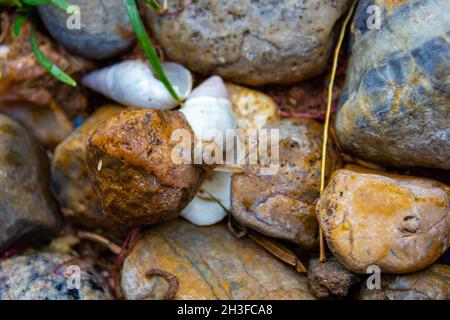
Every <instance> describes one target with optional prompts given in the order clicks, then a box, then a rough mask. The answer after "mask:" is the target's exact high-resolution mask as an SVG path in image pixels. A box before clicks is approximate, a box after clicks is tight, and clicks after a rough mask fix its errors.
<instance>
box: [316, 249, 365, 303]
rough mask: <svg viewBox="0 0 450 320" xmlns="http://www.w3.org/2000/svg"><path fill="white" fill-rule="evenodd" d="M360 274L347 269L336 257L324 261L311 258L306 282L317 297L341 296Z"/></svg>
mask: <svg viewBox="0 0 450 320" xmlns="http://www.w3.org/2000/svg"><path fill="white" fill-rule="evenodd" d="M359 280H360V276H359V275H357V274H354V273H352V272H351V271H349V270H347V269H346V268H345V267H344V266H343V265H342V264H341V263H340V262H339V261H338V260H336V258H334V257H330V258H328V259H327V261H326V262H319V259H318V258H312V259H311V260H310V261H309V267H308V283H309V287H310V288H311V291H312V292H313V293H314V295H315V296H316V297H317V298H320V299H325V298H343V297H345V296H347V294H348V292H349V289H350V288H351V287H352V286H353V285H355V284H357V283H358V282H359Z"/></svg>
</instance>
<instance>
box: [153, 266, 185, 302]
mask: <svg viewBox="0 0 450 320" xmlns="http://www.w3.org/2000/svg"><path fill="white" fill-rule="evenodd" d="M145 275H146V276H147V277H152V276H158V277H162V278H164V279H165V280H166V281H167V282H168V283H169V288H168V289H167V292H166V293H165V294H164V297H163V300H172V299H173V298H175V295H176V294H177V292H178V286H179V281H178V278H177V277H176V276H175V275H174V274H171V273H170V272H167V271H164V270H161V269H156V268H153V269H150V270H148V271H147V272H146V273H145Z"/></svg>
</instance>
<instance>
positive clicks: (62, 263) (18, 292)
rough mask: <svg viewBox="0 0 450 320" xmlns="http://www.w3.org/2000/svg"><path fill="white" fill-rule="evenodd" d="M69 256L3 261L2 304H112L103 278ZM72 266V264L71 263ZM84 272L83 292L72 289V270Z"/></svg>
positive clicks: (0, 272) (36, 255) (0, 273)
mask: <svg viewBox="0 0 450 320" xmlns="http://www.w3.org/2000/svg"><path fill="white" fill-rule="evenodd" d="M73 260H74V258H73V257H71V256H68V255H62V254H55V253H33V254H28V255H22V256H15V257H13V258H9V259H6V260H3V261H0V300H109V299H111V298H112V297H111V294H110V293H109V291H108V289H107V287H106V285H105V283H104V282H103V280H102V278H100V276H99V275H98V274H97V273H96V272H95V271H94V270H92V269H91V268H90V267H89V265H88V264H86V263H83V262H80V261H74V262H71V261H73ZM69 262H70V263H69ZM75 265H76V266H78V267H79V268H80V271H81V277H80V289H76V288H70V287H69V286H70V285H68V284H69V281H68V280H70V279H69V278H68V276H70V274H71V273H70V272H69V271H70V270H72V269H71V268H70V267H71V266H75Z"/></svg>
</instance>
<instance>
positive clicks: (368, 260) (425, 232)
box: [317, 166, 450, 273]
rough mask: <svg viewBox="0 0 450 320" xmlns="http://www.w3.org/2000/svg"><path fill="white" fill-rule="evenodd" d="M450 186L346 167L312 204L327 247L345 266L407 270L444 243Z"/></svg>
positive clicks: (431, 257) (435, 254)
mask: <svg viewBox="0 0 450 320" xmlns="http://www.w3.org/2000/svg"><path fill="white" fill-rule="evenodd" d="M449 195H450V188H449V187H448V186H447V185H445V184H442V183H439V182H437V181H434V180H430V179H423V178H416V177H408V176H400V175H394V174H387V173H384V172H380V171H373V170H365V169H361V168H358V167H354V166H352V167H348V168H346V169H342V170H338V171H336V172H335V173H334V174H333V176H332V178H331V181H330V183H329V184H328V186H327V188H326V189H325V192H324V194H323V195H322V197H321V198H320V200H319V202H318V204H317V212H318V219H319V222H320V226H321V228H322V230H323V232H324V235H325V237H326V240H327V243H328V246H329V247H330V249H331V251H332V252H333V253H334V254H335V255H336V257H337V258H338V259H339V260H340V261H341V262H342V263H344V264H345V265H346V266H347V268H349V269H350V270H351V271H353V272H356V273H366V272H367V267H368V266H370V265H377V266H379V267H380V268H381V271H382V272H386V273H409V272H415V271H418V270H422V269H424V268H425V267H427V266H429V265H430V264H432V263H433V262H434V261H435V260H436V259H438V258H439V256H440V255H441V254H443V253H444V252H445V251H446V250H447V249H448V247H449V231H450V204H449Z"/></svg>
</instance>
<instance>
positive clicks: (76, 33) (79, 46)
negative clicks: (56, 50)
mask: <svg viewBox="0 0 450 320" xmlns="http://www.w3.org/2000/svg"><path fill="white" fill-rule="evenodd" d="M70 4H71V5H75V6H79V8H80V13H79V15H80V22H81V29H77V28H68V24H69V25H70V24H71V22H72V21H71V20H70V21H69V20H68V19H69V17H70V16H71V15H69V14H67V13H66V12H65V11H64V10H61V9H60V8H58V7H56V6H54V5H52V4H48V5H39V6H38V8H39V14H40V16H41V18H42V21H43V22H44V24H45V26H46V27H47V30H48V31H49V32H50V34H51V35H52V36H53V37H54V38H55V39H56V40H57V41H58V42H59V43H61V44H62V45H63V46H64V47H65V48H67V49H68V50H69V51H71V52H72V53H75V54H77V55H80V56H82V57H85V58H89V59H106V58H111V57H113V56H115V55H117V54H119V53H121V52H123V51H125V50H126V49H128V48H129V47H130V46H131V45H132V44H133V41H134V33H133V28H132V26H131V23H130V21H129V19H128V14H127V12H126V10H125V6H124V3H123V1H122V0H71V1H70ZM72 16H73V17H75V15H72Z"/></svg>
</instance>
